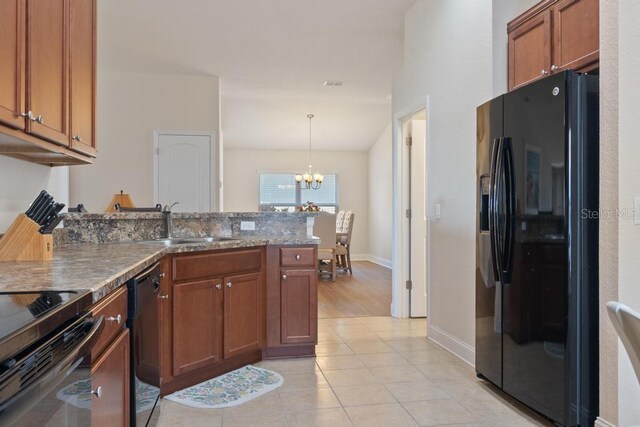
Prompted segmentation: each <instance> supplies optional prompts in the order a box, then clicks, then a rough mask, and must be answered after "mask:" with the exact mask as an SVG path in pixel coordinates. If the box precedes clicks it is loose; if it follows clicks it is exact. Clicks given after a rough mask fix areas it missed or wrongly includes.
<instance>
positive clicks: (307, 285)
mask: <svg viewBox="0 0 640 427" xmlns="http://www.w3.org/2000/svg"><path fill="white" fill-rule="evenodd" d="M316 263H317V247H316V246H315V245H304V246H286V247H278V246H269V247H268V248H267V347H266V348H265V350H264V351H263V357H265V358H281V357H301V356H313V355H315V345H316V344H317V342H318V275H317V271H316Z"/></svg>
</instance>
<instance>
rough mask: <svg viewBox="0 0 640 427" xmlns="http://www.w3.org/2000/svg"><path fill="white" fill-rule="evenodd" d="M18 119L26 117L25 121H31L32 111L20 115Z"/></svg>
mask: <svg viewBox="0 0 640 427" xmlns="http://www.w3.org/2000/svg"><path fill="white" fill-rule="evenodd" d="M20 117H26V118H27V119H29V120H31V121H33V111H27V112H26V113H20Z"/></svg>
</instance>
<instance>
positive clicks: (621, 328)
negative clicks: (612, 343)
mask: <svg viewBox="0 0 640 427" xmlns="http://www.w3.org/2000/svg"><path fill="white" fill-rule="evenodd" d="M607 313H608V314H609V319H611V323H613V327H614V328H615V330H616V332H617V333H618V336H619V337H620V341H622V344H623V345H624V348H625V350H626V351H627V354H628V355H629V359H630V360H631V365H632V366H633V370H634V371H635V373H636V378H637V379H638V382H640V313H638V312H637V311H633V310H632V309H630V308H629V307H627V306H626V305H624V304H620V303H619V302H617V301H610V302H608V303H607Z"/></svg>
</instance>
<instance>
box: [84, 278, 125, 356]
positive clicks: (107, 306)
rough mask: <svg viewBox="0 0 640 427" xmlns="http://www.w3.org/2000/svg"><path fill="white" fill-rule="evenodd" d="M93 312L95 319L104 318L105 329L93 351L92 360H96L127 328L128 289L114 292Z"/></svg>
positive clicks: (97, 305) (123, 288)
mask: <svg viewBox="0 0 640 427" xmlns="http://www.w3.org/2000/svg"><path fill="white" fill-rule="evenodd" d="M92 311H93V315H94V317H100V316H104V329H103V330H102V333H101V334H100V337H99V338H98V340H97V341H96V344H95V345H94V347H93V349H92V350H91V358H92V359H95V358H96V357H97V356H99V355H100V353H102V351H103V350H104V349H105V348H106V347H107V346H108V345H109V344H110V343H111V342H112V341H113V340H114V338H115V337H116V336H117V335H118V334H119V333H120V331H121V330H122V329H124V327H125V323H126V321H127V287H126V286H123V287H122V288H120V289H118V290H116V291H113V292H112V293H111V294H109V295H108V296H107V297H106V298H105V299H104V300H102V301H100V302H99V303H98V304H96V305H95V307H94V309H93V310H92ZM118 316H119V317H118Z"/></svg>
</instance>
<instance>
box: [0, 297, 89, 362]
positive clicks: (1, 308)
mask: <svg viewBox="0 0 640 427" xmlns="http://www.w3.org/2000/svg"><path fill="white" fill-rule="evenodd" d="M91 303H92V296H91V292H90V291H40V292H0V363H2V361H4V360H5V359H7V358H10V357H12V356H13V355H15V354H16V353H18V352H19V351H20V350H22V349H24V348H25V347H27V346H29V345H30V344H32V343H34V342H36V341H39V340H40V339H42V338H44V337H46V336H47V335H49V334H50V333H51V332H52V331H54V330H56V329H58V328H60V327H63V326H64V325H65V323H67V322H69V321H72V320H73V319H75V318H77V317H78V316H79V315H80V314H81V313H83V312H85V311H87V309H88V308H89V307H90V306H91Z"/></svg>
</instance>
